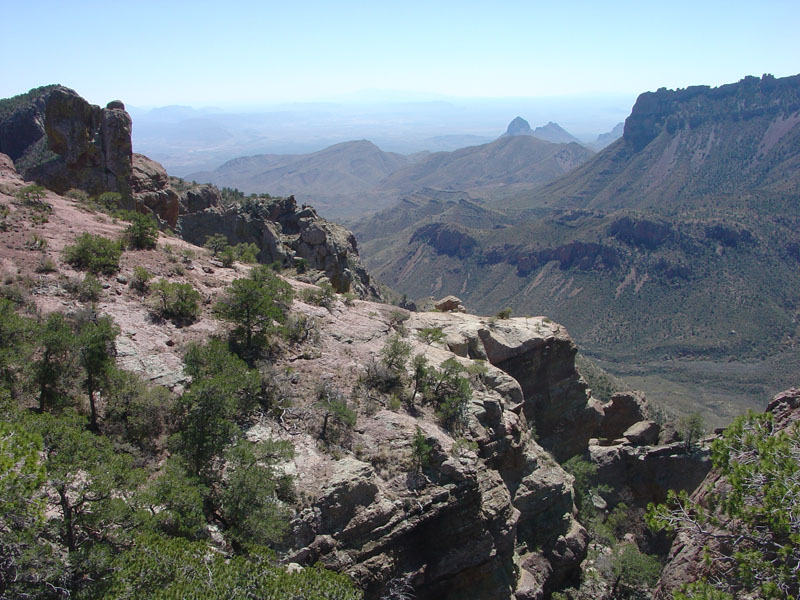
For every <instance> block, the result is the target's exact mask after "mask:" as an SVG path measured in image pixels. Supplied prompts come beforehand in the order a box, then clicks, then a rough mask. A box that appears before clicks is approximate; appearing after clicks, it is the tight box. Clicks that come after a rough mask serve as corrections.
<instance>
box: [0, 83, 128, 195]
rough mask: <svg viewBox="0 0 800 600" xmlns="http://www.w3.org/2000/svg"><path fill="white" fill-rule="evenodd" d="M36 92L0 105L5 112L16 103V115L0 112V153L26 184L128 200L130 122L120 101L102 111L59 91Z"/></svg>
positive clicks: (66, 91) (71, 92)
mask: <svg viewBox="0 0 800 600" xmlns="http://www.w3.org/2000/svg"><path fill="white" fill-rule="evenodd" d="M32 92H37V90H32ZM38 92H39V93H37V94H33V95H32V96H30V97H25V98H24V99H23V98H21V97H17V98H11V99H9V100H4V101H3V102H4V103H8V106H7V108H9V109H10V108H11V104H10V103H11V102H15V101H16V102H15V104H14V108H15V109H14V110H3V111H2V114H3V118H2V121H0V152H3V153H5V154H8V155H9V156H10V157H11V159H12V160H13V161H14V163H15V164H16V166H17V169H18V170H19V171H20V174H21V175H22V176H23V177H24V178H25V179H32V180H35V181H37V182H39V183H41V184H42V185H45V186H46V187H48V188H50V189H52V190H55V191H57V192H61V193H63V192H65V191H67V190H68V189H70V188H79V189H83V190H85V191H87V192H88V193H90V194H100V193H102V192H106V191H112V192H119V193H122V194H125V195H127V194H128V193H129V192H130V181H129V180H130V176H131V154H132V149H131V118H130V116H129V115H128V113H127V112H125V106H124V105H123V104H122V102H120V101H118V100H115V101H113V102H109V103H108V105H107V106H106V107H105V108H100V107H99V106H95V105H91V104H89V103H88V102H86V100H84V99H83V98H81V97H80V96H79V95H78V94H77V93H76V92H75V91H74V90H71V89H69V88H66V87H63V86H48V87H45V88H39V90H38ZM4 108H6V107H4Z"/></svg>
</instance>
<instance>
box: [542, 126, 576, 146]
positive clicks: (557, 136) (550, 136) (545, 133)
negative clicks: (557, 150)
mask: <svg viewBox="0 0 800 600" xmlns="http://www.w3.org/2000/svg"><path fill="white" fill-rule="evenodd" d="M530 135H532V136H533V137H535V138H539V139H540V140H544V141H546V142H552V143H553V144H570V143H573V142H574V143H580V140H579V139H578V138H576V137H575V136H573V135H572V134H571V133H569V132H568V131H566V130H565V129H564V128H563V127H561V125H559V124H558V123H554V122H553V121H550V122H549V123H547V125H542V126H541V127H537V128H536V129H534V130H533V131H532V132H531V133H530Z"/></svg>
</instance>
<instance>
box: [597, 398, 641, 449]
mask: <svg viewBox="0 0 800 600" xmlns="http://www.w3.org/2000/svg"><path fill="white" fill-rule="evenodd" d="M602 411H603V418H602V422H601V424H600V436H601V437H604V438H607V439H616V438H621V437H623V436H624V434H625V430H627V429H628V427H630V426H631V425H633V424H634V423H638V422H639V421H644V420H646V419H647V409H646V401H645V398H644V395H643V394H640V393H637V392H621V393H617V394H614V395H613V396H611V400H609V401H608V402H607V403H606V404H604V405H603V406H602Z"/></svg>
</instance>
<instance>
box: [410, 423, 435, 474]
mask: <svg viewBox="0 0 800 600" xmlns="http://www.w3.org/2000/svg"><path fill="white" fill-rule="evenodd" d="M432 452H433V446H432V445H431V444H430V442H428V438H427V437H425V434H424V433H422V429H420V428H419V426H417V430H416V432H415V433H414V439H412V440H411V463H412V464H413V465H414V470H415V471H422V469H424V468H425V467H427V466H428V465H429V464H430V462H431V454H432Z"/></svg>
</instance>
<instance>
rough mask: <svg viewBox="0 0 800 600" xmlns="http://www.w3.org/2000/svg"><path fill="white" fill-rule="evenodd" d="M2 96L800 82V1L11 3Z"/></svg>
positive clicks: (184, 96)
mask: <svg viewBox="0 0 800 600" xmlns="http://www.w3.org/2000/svg"><path fill="white" fill-rule="evenodd" d="M3 21H4V27H3V32H2V35H1V36H0V55H2V56H3V59H2V63H0V97H7V96H12V95H15V94H18V93H21V92H24V91H27V90H28V89H30V88H32V87H36V86H39V85H44V84H47V83H61V84H64V85H67V86H69V87H72V88H74V89H75V90H77V91H78V93H80V94H81V95H83V96H84V97H85V98H87V99H88V100H90V101H91V102H93V103H96V104H105V103H106V102H108V101H109V100H112V99H115V98H119V99H121V100H123V101H124V102H126V103H127V104H131V105H138V106H163V105H168V104H191V105H194V106H201V105H217V106H228V105H236V104H239V105H245V104H250V105H255V104H260V103H270V102H283V101H307V100H321V99H332V98H335V97H337V96H340V95H350V94H354V93H357V92H360V91H363V90H397V91H405V92H414V93H420V94H421V95H420V96H417V97H420V98H425V97H435V96H436V95H444V96H459V97H519V96H560V95H573V94H583V95H597V94H609V93H638V92H643V91H648V90H654V89H656V88H658V87H662V86H664V87H669V88H675V87H685V86H687V85H694V84H711V85H719V84H722V83H728V82H733V81H737V80H739V79H741V78H742V77H743V76H744V75H761V74H762V73H765V72H769V73H773V74H774V75H775V76H778V77H781V76H785V75H793V74H796V73H798V72H800V60H798V59H800V35H798V31H800V7H799V6H798V2H797V0H786V1H784V0H762V1H760V2H753V1H751V0H746V1H745V0H725V1H720V2H716V1H714V2H706V1H703V0H692V1H686V0H678V1H675V0H673V1H664V0H661V1H659V2H650V1H647V0H638V1H636V2H627V1H626V2H615V1H614V0H607V1H605V2H602V1H598V0H591V1H585V2H584V1H569V0H562V1H559V2H557V1H555V0H551V1H548V2H540V1H533V0H528V1H527V2H515V1H514V2H512V1H503V0H495V1H494V2H472V1H469V0H458V1H449V0H426V1H418V0H395V1H394V2H391V3H389V2H381V1H380V0H372V1H370V2H355V1H351V0H339V1H337V2H334V1H327V2H326V1H313V0H283V1H282V2H271V1H267V2H264V1H262V2H245V1H237V0H227V1H215V2H207V1H204V0H196V1H193V2H172V1H170V0H160V1H158V2H154V1H149V0H147V1H136V2H113V1H109V0H103V1H102V2H94V1H91V2H90V1H82V0H75V1H73V2H66V1H64V0H58V1H50V0H46V1H37V0H30V1H29V2H13V3H12V2H11V1H8V2H6V3H5V6H4V8H3Z"/></svg>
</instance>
